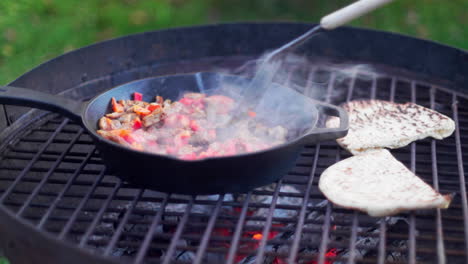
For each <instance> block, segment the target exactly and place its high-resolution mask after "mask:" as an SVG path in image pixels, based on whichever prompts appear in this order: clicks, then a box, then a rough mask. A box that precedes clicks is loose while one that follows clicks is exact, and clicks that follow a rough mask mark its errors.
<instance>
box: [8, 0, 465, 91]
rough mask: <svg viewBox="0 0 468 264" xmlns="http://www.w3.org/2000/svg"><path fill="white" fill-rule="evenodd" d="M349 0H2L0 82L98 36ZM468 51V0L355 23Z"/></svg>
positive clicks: (281, 15)
mask: <svg viewBox="0 0 468 264" xmlns="http://www.w3.org/2000/svg"><path fill="white" fill-rule="evenodd" d="M351 2H352V1H349V0H243V1H242V0H81V1H71V0H2V1H0V84H5V83H7V82H9V81H12V80H14V79H15V78H16V77H18V76H19V75H21V74H22V73H24V72H25V71H27V70H28V69H31V68H33V67H34V66H36V65H38V64H39V63H41V62H44V61H46V60H48V59H50V58H53V57H55V56H57V55H60V54H63V53H65V52H67V51H70V50H73V49H76V48H78V47H82V46H85V45H89V44H92V43H94V42H97V41H101V40H105V39H109V38H114V37H117V36H122V35H126V34H131V33H136V32H142V31H149V30H157V29H162V28H168V27H177V26H187V25H197V24H206V23H216V22H228V21H267V20H268V21H272V20H274V21H305V22H317V21H319V19H320V17H321V16H322V15H324V14H327V13H329V12H331V11H333V10H336V9H337V8H339V7H340V6H344V5H346V4H349V3H351ZM353 25H355V26H362V27H369V28H376V29H380V30H386V31H393V32H399V33H403V34H408V35H412V36H417V37H421V38H426V39H431V40H435V41H438V42H442V43H445V44H448V45H452V46H455V47H458V48H462V49H468V1H467V0H450V1H441V0H396V1H395V2H394V3H391V4H390V5H388V6H386V7H384V8H382V9H380V10H377V11H376V12H374V13H372V14H369V15H367V16H365V17H363V18H360V19H359V20H357V21H355V22H353Z"/></svg>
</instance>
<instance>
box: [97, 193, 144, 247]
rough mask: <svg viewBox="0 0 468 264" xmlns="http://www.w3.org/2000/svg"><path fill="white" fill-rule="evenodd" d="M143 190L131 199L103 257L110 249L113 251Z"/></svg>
mask: <svg viewBox="0 0 468 264" xmlns="http://www.w3.org/2000/svg"><path fill="white" fill-rule="evenodd" d="M143 191H144V189H140V190H138V193H137V195H135V197H134V198H133V201H132V203H131V204H130V206H129V208H128V209H127V211H126V212H125V214H124V216H123V217H122V220H120V223H119V226H118V227H117V230H115V233H114V235H113V236H112V239H111V241H110V242H109V244H108V245H107V247H106V249H105V250H104V256H109V255H110V254H111V253H112V249H114V246H115V244H117V241H118V240H119V238H120V235H121V234H122V232H123V230H124V226H125V224H126V223H127V221H128V218H129V217H130V215H131V214H132V211H133V209H134V208H135V206H136V204H137V202H138V201H139V200H140V198H141V195H142V194H143Z"/></svg>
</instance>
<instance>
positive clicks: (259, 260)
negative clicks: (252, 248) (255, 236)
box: [255, 180, 283, 264]
mask: <svg viewBox="0 0 468 264" xmlns="http://www.w3.org/2000/svg"><path fill="white" fill-rule="evenodd" d="M282 183H283V180H279V181H278V182H277V183H276V187H275V193H274V194H273V197H272V199H271V205H270V208H269V209H268V216H267V219H266V221H265V227H264V228H263V231H262V239H261V240H260V244H259V245H258V248H257V259H256V260H255V264H261V263H262V262H263V257H264V255H265V247H266V243H267V239H268V233H269V232H270V228H271V223H272V218H273V213H274V212H275V208H276V202H277V201H278V194H279V190H280V188H281V184H282Z"/></svg>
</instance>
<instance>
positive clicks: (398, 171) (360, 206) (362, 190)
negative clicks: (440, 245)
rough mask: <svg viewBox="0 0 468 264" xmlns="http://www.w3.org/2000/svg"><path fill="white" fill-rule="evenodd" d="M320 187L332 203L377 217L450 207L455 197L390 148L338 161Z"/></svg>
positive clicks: (320, 182) (322, 179)
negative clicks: (422, 176)
mask: <svg viewBox="0 0 468 264" xmlns="http://www.w3.org/2000/svg"><path fill="white" fill-rule="evenodd" d="M319 188H320V190H321V191H322V193H323V194H324V195H325V196H326V197H327V199H328V200H330V201H331V202H332V203H334V204H336V205H339V206H342V207H346V208H351V209H357V210H360V211H364V212H367V213H368V214H369V215H370V216H375V217H381V216H388V215H394V214H397V213H399V212H401V211H405V210H416V209H429V208H448V207H449V205H450V202H451V200H452V197H451V196H450V195H441V194H439V193H438V192H436V191H435V190H434V189H433V188H432V187H431V186H429V185H428V184H427V183H425V182H424V181H422V180H421V179H420V178H419V177H418V176H416V175H415V174H414V173H413V172H411V171H410V170H408V168H406V167H405V166H404V165H403V164H402V163H401V162H399V161H398V160H397V159H395V158H394V157H393V155H392V154H391V153H390V152H389V151H388V150H386V149H381V150H374V151H368V152H366V153H363V154H360V155H357V156H352V157H350V158H347V159H344V160H342V161H340V162H337V163H335V164H334V165H332V166H330V167H329V168H327V169H326V170H325V171H324V172H323V173H322V175H321V176H320V181H319Z"/></svg>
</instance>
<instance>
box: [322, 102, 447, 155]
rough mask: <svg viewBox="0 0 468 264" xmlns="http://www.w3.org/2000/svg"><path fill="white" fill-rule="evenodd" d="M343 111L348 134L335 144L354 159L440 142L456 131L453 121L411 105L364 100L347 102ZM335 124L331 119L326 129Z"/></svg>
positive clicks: (335, 119)
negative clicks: (373, 152)
mask: <svg viewBox="0 0 468 264" xmlns="http://www.w3.org/2000/svg"><path fill="white" fill-rule="evenodd" d="M342 107H343V108H344V109H345V110H346V111H347V112H348V115H349V130H348V134H347V135H346V137H343V138H339V139H337V142H338V144H340V145H341V146H342V147H343V148H345V149H346V150H348V151H349V152H351V153H352V154H355V155H356V154H358V153H361V152H364V151H367V150H372V149H380V148H391V149H395V148H400V147H404V146H406V145H408V144H409V143H411V142H413V141H416V140H419V139H424V138H426V137H433V138H435V139H443V138H445V137H448V136H450V135H451V134H452V133H453V131H454V130H455V123H454V122H453V120H452V119H450V118H448V117H447V116H445V115H443V114H440V113H438V112H436V111H434V110H431V109H428V108H425V107H422V106H419V105H417V104H414V103H405V104H398V103H393V102H388V101H381V100H367V101H364V100H363V101H350V102H348V103H345V104H343V105H342ZM338 124H339V119H338V118H336V117H331V118H330V119H329V120H328V121H327V124H326V126H327V127H337V126H338Z"/></svg>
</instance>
